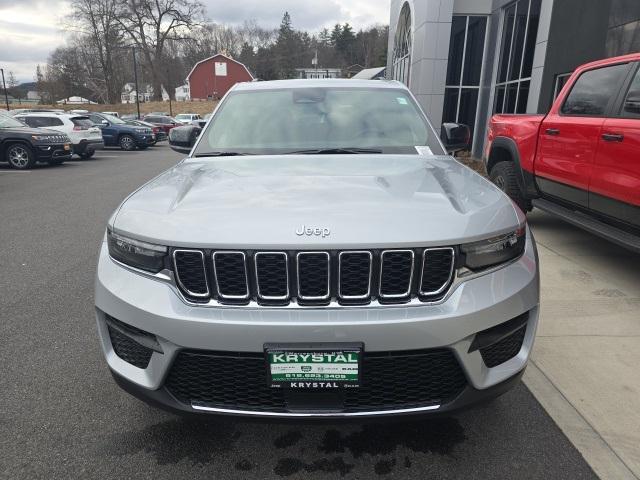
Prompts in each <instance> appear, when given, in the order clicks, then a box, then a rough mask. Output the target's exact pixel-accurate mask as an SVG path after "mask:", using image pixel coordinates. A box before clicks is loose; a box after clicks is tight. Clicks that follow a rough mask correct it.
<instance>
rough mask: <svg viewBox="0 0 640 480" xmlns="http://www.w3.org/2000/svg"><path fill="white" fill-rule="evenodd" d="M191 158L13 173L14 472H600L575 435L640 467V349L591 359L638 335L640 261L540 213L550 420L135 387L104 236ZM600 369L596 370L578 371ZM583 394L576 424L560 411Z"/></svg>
mask: <svg viewBox="0 0 640 480" xmlns="http://www.w3.org/2000/svg"><path fill="white" fill-rule="evenodd" d="M179 158H180V156H179V155H178V154H176V153H174V152H172V151H171V150H169V148H168V147H167V146H158V147H154V148H152V149H150V150H147V151H144V152H121V151H117V150H106V151H101V152H99V153H98V154H97V155H96V157H95V158H94V159H91V160H89V161H72V162H68V163H65V164H63V165H62V166H59V167H54V168H51V167H47V166H44V167H39V168H36V169H34V170H31V171H27V172H15V171H11V170H9V169H8V168H7V167H6V165H2V166H0V204H1V205H2V214H0V244H1V245H2V253H1V254H0V258H1V264H2V271H3V276H2V277H1V278H0V290H1V291H2V296H1V297H0V308H1V310H0V311H1V312H2V313H1V314H0V318H1V319H2V320H1V321H0V338H2V347H1V348H0V362H1V364H2V390H1V391H0V425H1V429H2V431H3V435H2V437H1V439H0V449H1V451H2V461H0V477H1V478H116V477H122V478H130V477H134V476H135V477H136V478H154V479H158V478H216V479H219V478H256V479H264V478H281V477H282V478H323V479H326V478H341V477H345V478H372V477H378V476H381V477H385V476H386V477H388V478H597V477H596V475H595V473H594V472H593V471H592V469H591V467H590V466H589V465H588V464H587V462H586V461H585V460H584V458H583V457H582V454H581V453H580V452H579V451H578V450H577V449H576V448H575V447H574V445H573V444H579V447H580V448H581V452H582V453H583V454H584V452H585V448H589V447H590V446H591V447H592V448H593V449H594V451H596V453H597V452H598V450H597V449H598V448H603V449H604V450H607V449H608V450H607V451H606V452H605V453H603V454H602V455H601V459H604V460H603V461H602V462H600V464H601V465H604V463H603V462H605V461H606V460H607V459H609V458H612V457H615V458H617V459H618V460H619V463H616V464H615V466H612V467H611V468H614V467H615V468H622V469H624V468H628V472H631V471H632V470H634V469H635V468H637V465H638V463H637V462H638V457H637V444H638V443H637V441H638V438H637V435H638V433H637V430H635V427H636V425H635V424H633V422H632V421H631V422H629V423H628V425H627V427H626V428H628V429H629V432H628V434H627V433H625V434H624V438H623V439H622V443H621V442H620V441H619V440H620V439H619V438H616V432H619V430H616V429H617V428H618V427H617V422H620V421H622V416H623V415H624V414H625V413H627V412H630V411H632V409H633V407H634V402H636V403H637V400H636V399H635V397H637V393H638V392H637V390H634V389H635V388H637V385H638V383H637V382H636V380H637V373H635V372H636V371H637V370H635V371H634V366H633V365H634V363H633V361H632V359H636V360H637V359H638V353H637V352H638V349H637V348H636V349H635V352H634V353H633V355H630V356H629V357H627V360H624V361H622V365H623V366H624V368H623V369H622V370H620V369H619V368H618V367H619V365H620V361H621V358H622V356H623V355H622V354H618V355H617V356H616V355H614V354H612V357H611V358H609V359H608V360H607V361H597V360H593V359H594V358H596V355H597V353H598V352H609V351H612V352H633V350H634V348H635V347H636V346H637V339H638V338H639V335H638V331H637V328H638V326H637V318H636V317H637V313H633V312H637V307H638V306H639V305H640V303H638V300H639V299H640V293H638V291H637V282H638V280H639V279H638V273H637V265H638V260H639V259H638V257H637V256H631V257H629V254H627V253H626V252H623V251H621V249H619V248H618V247H615V246H612V245H608V244H606V242H603V241H601V240H599V239H597V238H595V237H592V236H590V235H588V234H586V233H583V232H581V231H579V230H577V229H574V228H573V227H569V226H567V225H564V224H562V222H559V221H556V220H555V219H553V218H551V217H548V216H547V215H544V214H541V213H537V212H536V213H534V214H533V215H532V216H531V223H532V226H533V229H534V232H535V234H536V236H537V238H538V240H539V242H540V247H539V248H540V256H541V261H542V269H543V270H542V274H543V282H542V285H543V313H542V326H541V328H540V331H539V334H540V338H539V340H538V344H537V346H536V350H535V352H534V357H533V358H534V364H533V366H532V367H533V370H532V372H531V373H530V372H527V377H526V378H527V379H528V380H527V381H528V382H529V381H530V382H531V384H532V385H533V386H534V387H535V389H536V392H535V393H536V394H538V395H544V399H543V401H542V403H543V404H544V405H545V408H547V409H548V410H549V413H551V416H550V414H549V413H548V412H547V411H545V408H543V407H542V406H541V404H540V403H539V402H538V401H537V400H536V398H534V396H533V394H532V393H531V391H530V390H529V389H528V388H527V387H526V386H524V384H522V385H520V386H518V387H517V388H516V389H514V390H513V391H511V392H509V393H507V394H506V395H504V396H503V397H501V398H499V399H497V400H496V401H494V402H493V403H491V404H489V405H486V406H483V407H480V408H479V409H476V410H472V411H468V412H464V413H460V414H457V415H455V416H453V417H443V418H437V419H429V420H416V419H410V420H407V421H404V422H402V423H391V422H383V423H349V424H337V423H333V424H302V425H301V424H282V423H280V424H271V423H265V422H260V423H254V422H246V421H238V420H224V419H210V418H202V417H199V418H191V417H190V418H184V417H178V416H174V415H172V414H168V413H165V412H162V411H159V410H156V409H153V408H151V407H149V406H147V405H146V404H143V403H141V402H140V401H138V400H136V399H134V398H133V397H130V396H129V395H127V394H126V393H124V392H123V391H121V390H120V389H119V388H118V387H117V386H116V385H115V383H114V382H113V381H112V379H111V376H110V375H109V372H108V369H107V367H106V363H105V362H104V360H103V358H102V354H101V352H100V350H99V345H98V340H97V336H96V331H95V320H94V316H93V308H94V307H93V276H94V272H95V263H96V255H97V252H98V246H99V243H100V241H101V238H102V236H103V234H104V228H105V224H106V221H107V219H108V217H109V215H110V214H111V212H112V211H113V210H114V208H115V207H116V206H117V205H118V204H119V203H120V201H121V200H122V199H123V198H124V197H125V196H126V195H127V194H128V193H130V192H131V191H133V190H134V189H135V188H136V187H137V186H139V185H141V184H142V183H144V182H145V181H146V180H148V179H150V178H152V177H153V176H155V175H156V174H158V173H160V172H161V171H163V170H164V169H166V168H168V167H170V166H171V165H173V164H175V163H176V162H177V161H178V160H179ZM611 258H614V261H610V259H611ZM634 263H635V265H636V268H635V269H633V268H632V266H633V264H634ZM610 278H615V279H617V280H615V282H616V283H612V282H610V281H609V280H608V279H610ZM634 285H635V287H634ZM634 288H635V290H634ZM594 299H595V300H594ZM613 309H618V310H620V314H619V315H617V316H616V317H615V318H614V317H613V313H612V310H613ZM585 330H586V331H585ZM576 337H579V338H576ZM585 355H586V357H585ZM585 363H587V364H589V365H591V368H592V370H591V371H592V375H591V376H589V375H584V377H580V376H578V377H576V376H573V375H572V374H573V373H574V372H577V371H581V370H580V369H581V368H584V364H585ZM616 368H618V372H619V376H618V377H617V378H616V377H615V376H612V375H611V372H612V371H614V370H615V369H616ZM621 377H624V378H621ZM541 378H542V380H541ZM596 380H600V381H606V382H607V384H606V385H604V387H606V389H607V393H605V392H603V391H601V390H600V388H599V387H600V386H599V385H597V383H596ZM549 385H551V386H549ZM554 395H559V396H560V400H557V396H554ZM592 397H595V398H592ZM612 398H616V399H619V400H620V401H621V403H620V405H619V406H616V407H615V408H614V410H617V412H618V414H617V417H616V415H615V412H613V413H612V412H611V405H610V404H609V405H608V403H609V402H610V401H611V399H612ZM563 399H564V403H563ZM567 405H569V407H571V408H573V410H574V411H575V412H574V414H575V418H577V419H578V420H576V422H577V423H576V422H574V423H573V424H570V422H569V420H570V419H571V418H574V417H570V416H564V417H563V418H565V420H566V421H565V424H563V423H562V422H560V421H558V419H557V418H556V417H555V416H554V415H556V414H558V412H559V411H561V409H562V408H566V406H567ZM603 405H604V407H603ZM607 405H608V406H607ZM603 408H604V411H603ZM607 408H608V409H609V410H607ZM611 415H613V417H612V416H611ZM552 416H554V418H552ZM636 418H637V417H636ZM580 419H582V420H583V421H584V422H585V424H586V425H587V426H586V427H584V428H583V425H582V424H581V423H579V420H580ZM554 420H555V421H554ZM556 421H558V423H559V424H560V427H562V430H561V428H560V427H559V426H558V425H556V423H555V422H556ZM567 422H569V424H566V423H567ZM597 422H600V423H604V424H602V425H598V423H597ZM581 428H583V430H580V429H581ZM572 429H573V430H572ZM563 430H564V431H566V432H568V433H569V436H570V438H567V436H566V435H565V433H563ZM587 430H588V431H587ZM623 433H624V432H623ZM573 434H576V435H573ZM634 435H635V436H634ZM594 436H595V437H598V436H599V437H600V438H599V440H598V438H596V439H595V440H593V438H594ZM576 438H577V439H578V440H576ZM580 439H582V440H580ZM581 442H582V443H581ZM590 442H591V443H590ZM572 443H573V444H572ZM618 445H622V446H621V447H620V448H619V447H618ZM596 460H597V459H596ZM614 463H615V461H614ZM602 468H605V467H602ZM610 471H613V470H610ZM636 471H637V470H636ZM599 473H600V474H602V472H599ZM611 478H614V477H611ZM617 478H622V477H617Z"/></svg>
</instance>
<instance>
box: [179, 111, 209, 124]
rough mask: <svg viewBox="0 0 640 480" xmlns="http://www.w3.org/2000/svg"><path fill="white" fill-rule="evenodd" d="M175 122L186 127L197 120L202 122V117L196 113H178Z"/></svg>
mask: <svg viewBox="0 0 640 480" xmlns="http://www.w3.org/2000/svg"><path fill="white" fill-rule="evenodd" d="M175 119H176V121H177V122H179V123H182V124H183V125H188V124H190V123H192V122H195V121H197V120H202V117H201V116H200V115H198V114H197V113H180V114H178V115H176V116H175Z"/></svg>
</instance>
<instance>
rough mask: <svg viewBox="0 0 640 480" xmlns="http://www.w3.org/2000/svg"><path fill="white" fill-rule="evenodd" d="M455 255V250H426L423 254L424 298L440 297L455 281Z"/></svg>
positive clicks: (449, 248) (422, 278)
mask: <svg viewBox="0 0 640 480" xmlns="http://www.w3.org/2000/svg"><path fill="white" fill-rule="evenodd" d="M454 264H455V253H454V250H453V248H451V247H446V248H426V249H425V250H424V251H423V252H422V272H421V276H420V290H419V292H418V294H419V295H420V296H423V297H438V296H439V295H441V294H443V293H444V292H445V291H446V290H447V288H448V287H449V285H450V284H451V281H452V280H453V270H454Z"/></svg>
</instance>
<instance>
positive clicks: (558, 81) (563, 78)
mask: <svg viewBox="0 0 640 480" xmlns="http://www.w3.org/2000/svg"><path fill="white" fill-rule="evenodd" d="M571 73H572V72H569V73H560V74H558V75H556V78H555V80H554V81H553V98H552V102H555V100H556V98H558V95H560V92H561V91H562V88H563V87H564V86H565V84H566V83H567V80H569V77H570V76H571Z"/></svg>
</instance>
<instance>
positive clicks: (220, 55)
mask: <svg viewBox="0 0 640 480" xmlns="http://www.w3.org/2000/svg"><path fill="white" fill-rule="evenodd" d="M216 57H224V58H226V59H227V60H228V61H230V62H233V63H237V64H238V65H240V66H241V67H242V68H244V69H245V70H246V71H247V74H249V76H250V77H251V78H253V75H251V72H250V71H249V69H248V68H247V67H246V65H245V64H244V63H241V62H239V61H237V60H235V59H233V58H231V57H229V56H227V55H225V54H224V53H216V54H215V55H213V56H211V57H209V58H205V59H204V60H200V61H199V62H198V63H196V64H195V65H194V66H193V68H192V69H191V71H190V72H189V75H187V82H188V81H189V79H190V78H191V74H193V72H194V71H195V69H196V68H197V67H198V65H200V64H201V63H204V62H208V61H209V60H213V59H214V58H216Z"/></svg>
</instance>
